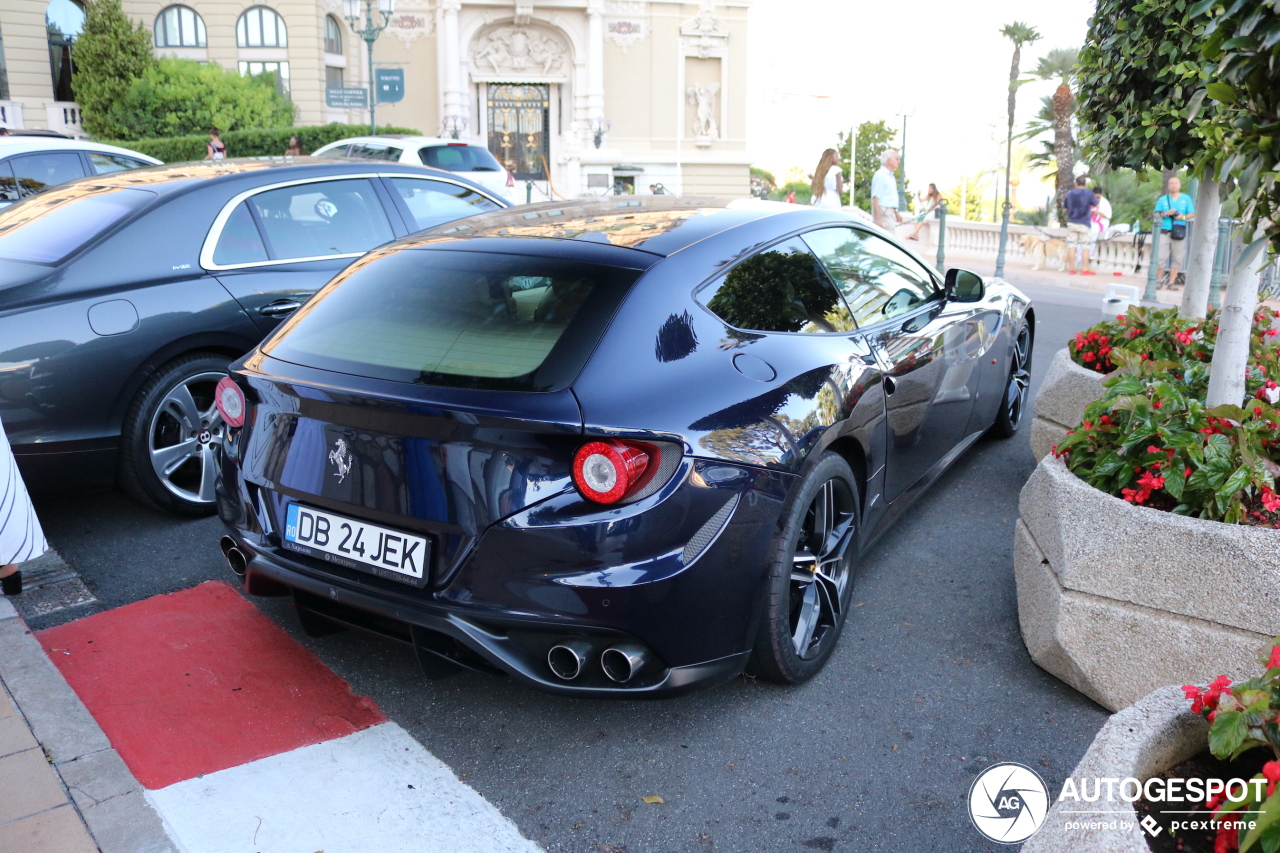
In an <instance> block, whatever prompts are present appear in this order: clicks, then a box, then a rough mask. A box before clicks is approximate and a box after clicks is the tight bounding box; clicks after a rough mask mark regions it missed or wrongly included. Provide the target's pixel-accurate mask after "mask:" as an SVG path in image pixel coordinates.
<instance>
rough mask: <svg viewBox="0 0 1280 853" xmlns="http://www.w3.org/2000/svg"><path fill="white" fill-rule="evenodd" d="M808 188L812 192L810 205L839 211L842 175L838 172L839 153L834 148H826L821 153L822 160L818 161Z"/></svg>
mask: <svg viewBox="0 0 1280 853" xmlns="http://www.w3.org/2000/svg"><path fill="white" fill-rule="evenodd" d="M832 167H834V168H832ZM809 187H810V189H812V190H813V201H812V202H811V204H813V205H814V206H816V207H828V208H831V209H832V210H839V209H840V193H842V192H844V175H843V174H842V173H841V171H840V152H838V151H836V149H834V148H828V149H827V150H826V151H823V152H822V159H820V160H819V161H818V168H817V169H814V171H813V180H812V181H811V182H810V184H809Z"/></svg>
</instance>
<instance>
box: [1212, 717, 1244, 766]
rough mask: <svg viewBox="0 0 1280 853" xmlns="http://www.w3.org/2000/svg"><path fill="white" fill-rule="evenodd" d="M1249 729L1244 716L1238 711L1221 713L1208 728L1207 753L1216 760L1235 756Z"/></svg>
mask: <svg viewBox="0 0 1280 853" xmlns="http://www.w3.org/2000/svg"><path fill="white" fill-rule="evenodd" d="M1248 733H1249V727H1248V725H1247V724H1246V723H1245V719H1244V714H1242V713H1241V712H1239V711H1223V712H1221V713H1219V714H1218V715H1217V717H1215V718H1214V721H1213V724H1212V725H1211V726H1209V751H1210V752H1212V753H1213V754H1214V756H1216V757H1217V758H1222V759H1226V758H1229V757H1230V756H1232V755H1234V754H1235V751H1236V750H1237V749H1239V748H1240V744H1242V743H1244V739H1245V736H1246V735H1247V734H1248Z"/></svg>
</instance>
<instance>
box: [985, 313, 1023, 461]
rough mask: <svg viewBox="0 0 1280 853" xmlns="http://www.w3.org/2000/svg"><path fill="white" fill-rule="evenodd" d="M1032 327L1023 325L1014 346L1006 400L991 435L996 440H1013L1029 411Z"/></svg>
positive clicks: (1001, 404)
mask: <svg viewBox="0 0 1280 853" xmlns="http://www.w3.org/2000/svg"><path fill="white" fill-rule="evenodd" d="M1031 343H1032V341H1031V325H1030V324H1029V323H1023V325H1022V328H1021V329H1019V330H1018V337H1017V338H1016V339H1015V340H1014V344H1013V358H1012V361H1011V363H1010V365H1009V380H1008V382H1006V383H1005V388H1004V399H1003V400H1001V401H1000V411H999V412H997V413H996V422H995V423H994V424H992V425H991V434H992V435H994V436H995V437H996V438H1013V436H1014V435H1015V434H1016V433H1017V432H1018V427H1020V426H1022V416H1023V415H1024V414H1025V413H1026V410H1027V397H1028V394H1029V389H1030V388H1031Z"/></svg>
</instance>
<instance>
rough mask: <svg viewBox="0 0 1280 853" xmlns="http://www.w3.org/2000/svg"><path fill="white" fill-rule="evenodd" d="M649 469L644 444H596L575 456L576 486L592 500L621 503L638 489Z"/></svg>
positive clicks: (605, 442) (581, 450) (614, 442)
mask: <svg viewBox="0 0 1280 853" xmlns="http://www.w3.org/2000/svg"><path fill="white" fill-rule="evenodd" d="M648 467H649V453H648V452H647V451H646V450H645V448H644V447H643V446H642V445H636V444H632V443H631V442H625V441H593V442H590V443H589V444H584V445H583V446H582V447H580V448H578V452H577V453H576V454H574V457H573V483H574V485H575V486H577V487H578V491H579V492H581V493H582V496H583V497H584V498H586V499H587V500H589V501H595V502H596V503H601V504H611V503H617V502H618V501H620V500H622V499H623V498H624V497H626V496H627V495H628V494H629V493H631V492H633V491H634V490H635V487H636V486H638V485H639V484H640V483H641V481H642V480H643V478H644V475H645V471H646V470H647V469H648Z"/></svg>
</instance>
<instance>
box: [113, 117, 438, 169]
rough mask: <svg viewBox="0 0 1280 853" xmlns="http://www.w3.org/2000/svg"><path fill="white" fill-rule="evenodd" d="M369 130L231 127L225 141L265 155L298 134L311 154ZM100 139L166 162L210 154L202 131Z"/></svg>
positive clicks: (235, 149)
mask: <svg viewBox="0 0 1280 853" xmlns="http://www.w3.org/2000/svg"><path fill="white" fill-rule="evenodd" d="M378 132H379V133H405V134H412V135H415V136H416V135H420V134H419V131H416V130H413V129H411V128H407V127H390V126H385V127H379V128H378ZM368 133H369V126H368V125H363V124H340V123H338V122H334V123H333V124H322V125H319V126H312V127H277V128H270V129H267V130H231V131H227V132H226V133H224V134H222V141H223V142H224V143H226V146H227V156H228V157H263V156H270V155H279V154H284V152H285V149H287V148H288V147H289V137H290V136H297V137H298V139H299V140H300V141H301V142H302V150H303V151H305V152H307V153H308V154H310V153H311V152H312V151H315V150H316V149H317V148H322V147H323V146H325V145H328V144H329V143H330V142H336V141H337V140H339V139H345V138H346V137H348V136H365V135H367V134H368ZM100 141H101V142H106V143H108V144H110V145H119V146H120V147H121V148H131V149H133V150H134V151H139V152H141V153H143V154H150V155H151V156H152V157H155V158H156V159H157V160H163V161H164V162H166V163H185V162H187V161H189V160H203V159H204V158H205V155H206V154H207V149H206V148H205V144H206V143H207V142H208V141H209V135H208V134H207V133H202V134H199V135H196V136H170V137H165V138H163V139H135V140H133V141H132V142H117V141H115V140H110V139H103V140H100Z"/></svg>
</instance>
